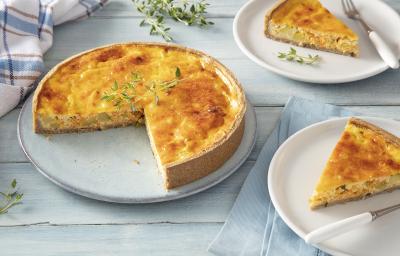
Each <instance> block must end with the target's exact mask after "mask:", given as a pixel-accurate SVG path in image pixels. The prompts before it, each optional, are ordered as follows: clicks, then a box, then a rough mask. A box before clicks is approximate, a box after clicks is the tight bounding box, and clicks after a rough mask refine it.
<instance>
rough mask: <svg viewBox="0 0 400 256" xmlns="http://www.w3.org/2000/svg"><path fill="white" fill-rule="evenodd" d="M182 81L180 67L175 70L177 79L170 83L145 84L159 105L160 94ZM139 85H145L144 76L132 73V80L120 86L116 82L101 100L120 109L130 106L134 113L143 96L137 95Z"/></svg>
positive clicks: (155, 102) (152, 82)
mask: <svg viewBox="0 0 400 256" xmlns="http://www.w3.org/2000/svg"><path fill="white" fill-rule="evenodd" d="M182 80H183V79H181V70H180V69H179V67H177V68H176V69H175V78H174V79H172V80H168V81H163V82H158V81H150V82H148V83H146V84H144V86H145V88H146V89H147V93H149V94H151V96H152V97H153V98H154V104H155V105H158V104H159V101H160V97H159V95H158V93H159V92H160V91H163V92H168V91H169V90H171V89H172V88H174V87H175V86H176V85H177V84H178V83H179V82H180V81H182ZM139 83H144V80H143V78H142V76H141V75H140V74H139V73H132V74H131V80H130V81H129V82H127V83H125V84H118V82H117V81H114V83H113V85H112V86H111V88H110V90H108V91H106V92H105V93H104V94H103V96H102V97H101V100H104V101H108V102H112V104H113V105H114V106H115V107H117V108H118V109H120V107H121V105H122V104H123V103H126V104H129V107H130V108H131V110H132V111H133V112H136V111H137V106H136V103H137V101H138V100H140V99H141V98H142V97H143V96H142V95H137V92H136V86H137V85H138V84H139Z"/></svg>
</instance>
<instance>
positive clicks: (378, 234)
mask: <svg viewBox="0 0 400 256" xmlns="http://www.w3.org/2000/svg"><path fill="white" fill-rule="evenodd" d="M361 118H362V119H364V120H366V121H369V122H371V123H373V124H376V125H378V126H379V127H382V128H383V129H385V130H387V131H389V132H391V133H393V134H395V135H396V136H400V122H398V121H394V120H389V119H382V118H372V117H361ZM347 120H348V118H338V119H332V120H328V121H324V122H321V123H317V124H314V125H311V126H309V127H307V128H305V129H303V130H300V131H299V132H297V133H295V134H294V135H292V136H291V137H290V138H288V139H287V140H286V141H285V142H284V143H283V144H282V145H281V147H280V148H279V149H278V150H277V152H276V153H275V155H274V157H273V159H272V161H271V164H270V168H269V171H268V189H269V193H270V195H271V200H272V202H273V204H274V206H275V208H276V210H277V212H278V213H279V215H280V216H281V217H282V219H283V220H284V221H285V223H286V224H287V225H288V226H289V227H290V228H291V229H292V230H293V231H294V232H295V233H296V234H297V235H299V236H300V237H301V238H304V236H305V235H306V234H307V233H308V232H310V231H312V230H314V229H316V228H318V227H321V226H323V225H326V224H329V223H332V222H334V221H338V220H341V219H344V218H346V217H350V216H352V215H356V214H359V213H363V212H366V211H370V210H376V209H380V208H384V207H387V206H390V205H393V204H398V203H399V202H400V190H396V191H393V192H392V193H384V194H380V195H376V196H374V197H371V198H368V199H365V200H360V201H354V202H349V203H346V204H338V205H334V206H330V207H327V208H323V209H318V210H314V211H311V210H310V209H309V208H308V198H309V197H310V196H311V194H312V192H313V190H314V187H315V185H316V184H317V181H318V179H319V176H320V175H321V172H322V170H323V168H324V166H325V163H326V161H327V160H328V158H329V156H330V154H331V152H332V150H333V148H334V146H335V145H336V143H337V141H338V139H339V138H340V135H341V133H342V132H343V129H344V127H345V125H346V122H347ZM399 220H400V211H397V212H393V213H391V214H388V215H387V216H385V217H382V218H380V219H378V220H376V221H374V222H372V223H370V224H367V225H365V226H364V227H361V228H359V229H356V230H353V231H351V232H349V233H347V234H343V235H340V236H338V237H335V238H332V239H330V240H327V241H325V242H323V243H321V244H319V245H318V247H319V248H320V249H322V250H324V251H326V252H328V253H330V254H334V255H363V256H368V255H371V256H375V255H385V256H390V255H393V256H394V255H399V252H400V243H399V237H400V221H399Z"/></svg>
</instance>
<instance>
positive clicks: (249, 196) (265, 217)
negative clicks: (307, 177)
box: [209, 98, 354, 256]
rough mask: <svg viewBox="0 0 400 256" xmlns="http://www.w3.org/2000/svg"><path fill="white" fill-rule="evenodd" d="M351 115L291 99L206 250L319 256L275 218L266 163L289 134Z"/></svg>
mask: <svg viewBox="0 0 400 256" xmlns="http://www.w3.org/2000/svg"><path fill="white" fill-rule="evenodd" d="M350 115H354V113H352V112H350V111H348V110H345V109H343V108H340V107H336V106H332V105H327V104H321V103H316V102H312V101H308V100H305V99H300V98H291V99H290V100H289V101H288V102H287V104H286V107H285V108H284V110H283V112H282V116H281V118H280V120H279V122H278V123H277V125H276V127H275V129H274V130H273V132H272V133H271V135H270V136H269V138H268V140H267V142H266V143H265V145H264V147H263V148H262V150H261V153H260V155H259V156H258V159H257V161H256V163H255V165H254V167H253V169H252V170H251V171H250V173H249V175H248V177H247V178H246V180H245V182H244V184H243V187H242V189H241V191H240V193H239V195H238V197H237V199H236V202H235V204H234V206H233V208H232V210H231V212H230V214H229V216H228V218H227V220H226V222H225V224H224V226H223V227H222V229H221V231H220V233H219V234H218V235H217V237H216V238H215V240H214V241H213V242H212V244H211V245H210V247H209V251H210V252H212V253H214V254H217V255H257V256H258V255H266V256H294V255H299V256H300V255H301V256H311V255H312V256H317V255H318V256H323V255H327V254H325V253H324V252H322V251H320V250H318V249H317V248H314V247H312V246H310V245H308V244H306V243H305V242H304V241H303V240H302V239H301V238H300V237H298V236H297V235H296V234H295V233H294V232H293V231H292V230H291V229H290V228H289V227H288V226H287V225H286V224H285V223H284V222H283V221H282V219H281V218H280V217H279V215H278V213H277V212H276V211H275V208H274V206H273V205H272V203H271V199H270V197H269V194H268V187H267V172H268V167H269V163H270V161H271V159H272V157H273V155H274V153H275V151H276V150H277V149H278V147H279V146H280V145H281V144H282V143H283V142H284V141H285V140H286V139H287V138H288V137H289V136H290V135H292V134H293V133H295V132H297V131H298V130H300V129H302V128H304V127H306V126H309V125H311V124H313V123H316V122H320V121H323V120H327V119H329V118H332V117H340V116H350Z"/></svg>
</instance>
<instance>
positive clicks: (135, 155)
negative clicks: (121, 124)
mask: <svg viewBox="0 0 400 256" xmlns="http://www.w3.org/2000/svg"><path fill="white" fill-rule="evenodd" d="M245 122H246V123H245V131H244V135H243V139H242V142H241V144H240V145H239V147H238V149H237V150H236V152H235V153H234V155H233V156H232V157H231V158H230V159H229V160H228V161H227V162H226V163H225V164H224V165H223V166H222V167H220V168H219V169H218V170H217V171H215V172H214V173H212V174H210V175H208V176H206V177H204V178H202V179H200V180H198V181H195V182H193V183H190V184H188V185H185V186H182V187H179V188H177V189H173V190H170V191H168V192H167V191H165V190H164V186H163V181H162V177H161V174H159V172H158V170H157V164H156V161H155V159H154V157H153V154H152V151H151V148H150V143H149V140H148V137H147V134H146V131H145V128H144V127H138V128H136V127H126V128H118V129H109V130H105V131H98V132H90V133H81V134H76V133H74V134H58V135H52V136H51V137H49V138H46V137H45V136H44V135H39V134H35V133H34V132H33V131H32V97H30V98H29V99H28V100H27V101H26V102H25V105H24V107H23V108H22V110H21V114H20V116H19V119H18V137H19V141H20V144H21V147H22V149H23V150H24V152H25V154H26V155H27V157H28V158H29V159H30V161H31V162H32V163H33V165H34V166H35V167H36V169H37V170H38V171H39V172H40V173H41V174H43V175H44V176H45V177H47V178H48V179H49V180H51V181H52V182H54V183H56V184H57V185H59V186H61V187H63V188H64V189H66V190H69V191H71V192H74V193H77V194H80V195H83V196H86V197H90V198H93V199H98V200H102V201H109V202H118V203H150V202H160V201H167V200H173V199H177V198H182V197H185V196H189V195H192V194H195V193H198V192H200V191H203V190H205V189H207V188H210V187H211V186H214V185H216V184H218V183H219V182H221V181H222V180H224V179H225V178H227V177H228V176H229V175H231V174H232V173H233V172H234V171H235V170H237V169H238V168H239V167H240V165H241V164H242V163H243V162H244V161H245V160H246V158H247V157H248V155H249V154H250V152H251V150H252V148H253V146H254V142H255V139H256V118H255V113H254V110H253V108H252V107H251V105H250V104H248V106H247V112H246V115H245ZM136 160H137V161H139V163H136Z"/></svg>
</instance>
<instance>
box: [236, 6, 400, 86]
mask: <svg viewBox="0 0 400 256" xmlns="http://www.w3.org/2000/svg"><path fill="white" fill-rule="evenodd" d="M353 1H354V3H355V5H356V6H357V7H358V9H359V11H360V13H361V15H362V16H363V17H365V18H366V20H367V21H368V23H370V25H371V27H373V28H374V29H376V31H377V32H379V33H380V34H381V35H382V37H383V38H384V39H385V40H386V41H387V42H388V43H389V44H390V46H391V47H392V49H393V50H394V51H395V52H396V54H397V55H398V56H400V33H395V32H394V31H398V30H399V28H400V16H399V15H398V14H397V13H396V11H394V10H393V9H392V8H390V7H389V6H388V5H386V4H385V3H384V2H382V1H380V0H368V1H365V0H353ZM276 2H277V0H252V1H249V2H248V3H247V4H245V5H244V6H243V7H242V8H241V9H240V10H239V12H238V13H237V15H236V17H235V20H234V22H233V35H234V38H235V41H236V43H237V45H238V46H239V48H240V49H241V50H242V51H243V52H244V54H246V55H247V57H249V58H250V59H251V60H252V61H254V62H255V63H257V64H258V65H260V66H262V67H264V68H266V69H268V70H270V71H273V72H275V73H278V74H280V75H283V76H286V77H289V78H292V79H295V80H299V81H305V82H312V83H343V82H350V81H355V80H360V79H363V78H367V77H370V76H373V75H376V74H378V73H381V72H383V71H384V70H386V69H387V68H388V66H387V65H386V64H385V63H384V62H383V61H382V60H381V59H380V57H379V55H378V53H377V52H376V50H375V48H374V47H373V45H372V44H371V43H370V41H369V39H368V36H367V34H366V33H365V31H363V29H362V28H361V26H360V25H359V24H358V23H357V22H356V21H353V20H351V19H349V18H347V17H346V16H345V14H344V12H343V10H342V7H341V3H340V0H321V2H322V4H323V5H324V6H325V7H327V8H328V9H329V10H330V11H331V12H332V13H333V14H334V15H335V16H336V17H338V18H339V19H341V20H342V21H343V22H345V23H346V24H347V25H348V26H350V28H351V29H353V31H355V32H356V33H357V34H358V35H359V37H360V51H361V55H360V57H358V58H352V57H347V56H341V55H338V54H334V53H328V52H323V51H317V50H312V49H308V48H301V47H295V48H296V49H297V50H298V52H299V53H300V54H304V55H307V54H313V55H314V54H318V55H320V56H321V57H322V60H321V62H320V63H319V64H318V65H313V66H308V65H301V64H298V63H291V62H287V61H284V60H280V59H278V58H277V53H278V52H287V51H288V50H289V48H290V47H291V45H289V44H286V43H280V42H276V41H274V40H271V39H268V38H266V37H265V35H264V16H265V14H266V13H267V10H269V9H270V8H271V7H272V6H273V5H274V4H275V3H276Z"/></svg>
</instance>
